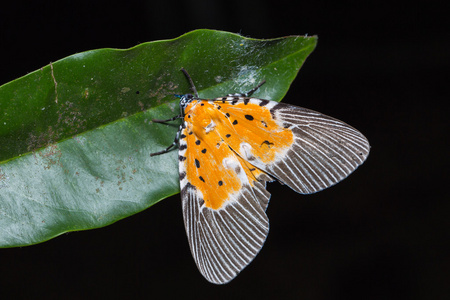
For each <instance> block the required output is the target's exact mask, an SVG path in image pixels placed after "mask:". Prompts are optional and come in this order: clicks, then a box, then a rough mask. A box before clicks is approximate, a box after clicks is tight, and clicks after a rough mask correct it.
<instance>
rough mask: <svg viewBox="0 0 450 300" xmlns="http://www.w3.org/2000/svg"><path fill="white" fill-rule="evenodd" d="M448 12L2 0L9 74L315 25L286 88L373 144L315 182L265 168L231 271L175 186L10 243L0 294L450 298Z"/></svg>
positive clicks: (408, 7)
mask: <svg viewBox="0 0 450 300" xmlns="http://www.w3.org/2000/svg"><path fill="white" fill-rule="evenodd" d="M441 15H443V7H439V6H437V5H435V4H434V3H432V2H427V3H426V4H424V5H420V4H417V3H414V2H413V1H410V2H401V3H400V2H398V3H397V2H395V1H388V2H385V3H384V2H381V1H373V2H371V1H343V2H342V1H335V2H330V3H328V2H325V1H312V0H310V1H307V2H306V1H296V2H294V1H254V2H252V1H247V0H240V1H236V0H228V1H208V0H203V1H201V0H197V1H194V0H192V1H184V2H174V1H160V2H159V3H157V2H153V1H137V0H129V1H123V2H120V1H118V2H113V1H91V3H84V2H80V1H54V2H53V1H45V2H40V1H27V2H25V1H24V2H20V1H14V2H13V3H8V4H6V5H5V4H2V7H1V8H0V55H1V57H0V64H1V71H0V76H1V78H0V84H3V83H6V82H8V81H10V80H13V79H15V78H18V77H20V76H23V75H25V74H27V72H31V71H34V70H35V69H38V68H40V67H42V66H44V65H46V64H48V63H49V62H50V61H55V60H57V59H60V58H63V57H65V56H68V55H71V54H74V53H77V52H81V51H85V50H91V49H96V48H106V47H114V48H129V47H131V46H134V45H136V44H139V43H141V42H146V41H152V40H158V39H169V38H175V37H177V36H179V35H181V34H183V33H185V32H188V31H190V30H193V29H198V28H210V29H220V30H226V31H231V32H237V33H241V34H242V35H244V36H249V37H254V38H273V37H280V36H285V35H292V34H306V33H307V34H309V35H313V34H315V35H318V36H319V43H318V47H317V48H316V50H315V51H314V52H313V54H312V55H311V56H310V57H309V58H308V60H307V61H306V63H305V65H304V67H303V68H302V70H301V71H300V73H299V76H298V77H297V79H296V80H295V81H294V83H293V85H292V88H291V89H290V91H289V92H288V95H287V96H286V97H285V99H284V101H285V102H287V103H292V104H297V105H300V106H304V107H307V108H311V109H314V110H318V111H320V112H323V113H325V114H328V115H331V116H334V117H336V118H339V119H342V120H344V121H346V122H348V123H349V124H351V125H352V126H354V127H356V128H357V129H359V130H360V131H361V132H362V133H363V134H365V135H366V136H367V137H368V139H369V141H370V143H371V146H372V148H371V153H370V155H369V158H368V160H367V161H366V163H365V164H364V165H363V166H361V167H360V168H359V169H358V170H357V171H356V172H355V173H354V174H353V175H351V176H350V177H349V178H348V179H346V180H345V181H343V182H342V183H340V184H338V185H337V186H335V187H333V188H331V189H328V190H325V191H323V192H320V193H318V194H314V195H310V196H301V195H298V194H296V193H295V192H293V191H291V190H290V189H289V188H288V187H285V186H281V185H279V184H277V183H273V184H270V185H269V190H270V191H271V192H272V199H271V203H270V205H269V208H268V212H267V213H268V215H269V218H270V221H271V231H270V234H269V237H268V239H267V241H266V244H265V246H264V247H263V249H262V251H261V252H260V254H259V255H258V256H257V257H256V259H255V260H254V261H253V262H252V263H251V264H250V266H248V267H247V268H246V269H245V270H244V271H243V272H242V273H241V274H240V275H239V276H238V277H237V278H236V279H235V280H234V281H232V282H231V283H230V284H228V285H225V286H215V285H212V284H209V283H208V282H207V281H206V280H204V279H203V277H202V276H201V275H200V273H199V272H198V271H197V268H196V266H195V264H194V261H193V259H192V257H191V254H190V251H189V248H188V243H187V240H186V236H185V232H184V225H183V221H182V214H181V205H180V199H179V195H176V196H174V197H171V198H168V199H166V200H164V201H162V202H160V203H158V204H157V205H155V206H153V207H151V208H150V209H148V210H146V211H144V212H142V213H139V214H137V215H135V216H132V217H130V218H127V219H125V220H122V221H120V222H117V223H116V224H113V225H111V226H108V227H106V228H102V229H97V230H91V231H84V232H76V233H70V234H66V235H63V236H60V237H58V238H56V239H53V240H51V241H49V242H46V243H43V244H40V245H35V246H31V247H24V248H15V249H0V266H1V269H0V277H1V280H0V294H1V295H2V298H4V296H9V297H14V298H15V299H25V298H27V299H41V298H47V299H56V298H65V299H82V298H88V299H91V298H94V297H95V298H106V297H108V298H113V299H114V298H132V297H133V298H138V299H140V298H149V299H155V298H162V297H164V298H174V297H183V298H186V299H190V298H194V297H195V298H197V299H203V298H213V299H215V298H226V299H243V298H246V299H254V298H275V297H276V298H278V299H447V297H448V296H449V294H446V293H447V292H448V291H449V289H448V285H449V267H450V263H449V261H450V260H449V252H448V246H447V247H446V245H445V244H446V243H448V240H449V230H448V229H449V225H450V224H449V221H448V220H449V211H450V210H449V200H450V199H449V198H450V197H449V194H448V192H446V190H447V189H446V186H445V185H446V184H448V179H449V176H448V167H449V160H448V157H447V150H448V144H449V135H448V127H449V126H448V120H447V113H446V112H447V111H448V108H447V106H448V102H449V100H450V99H449V93H448V91H447V90H448V82H449V77H448V76H449V75H448V74H449V72H448V71H449V69H450V68H449V66H450V60H449V47H448V46H449V43H450V39H449V30H450V27H449V26H448V25H449V23H448V21H447V19H445V18H441ZM445 74H446V75H445ZM218 96H221V95H218ZM6 298H7V297H5V299H6Z"/></svg>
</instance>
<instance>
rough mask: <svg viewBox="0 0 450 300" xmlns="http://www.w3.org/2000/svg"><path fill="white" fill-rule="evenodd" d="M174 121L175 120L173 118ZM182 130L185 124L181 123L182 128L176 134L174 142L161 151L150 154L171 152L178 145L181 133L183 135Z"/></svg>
mask: <svg viewBox="0 0 450 300" xmlns="http://www.w3.org/2000/svg"><path fill="white" fill-rule="evenodd" d="M172 121H173V120H172ZM181 130H183V124H182V125H180V128H179V129H178V132H177V134H176V135H175V139H174V140H173V143H172V144H171V145H170V146H169V147H167V148H166V149H164V150H162V151H159V152H155V153H151V154H150V156H156V155H160V154H164V153H167V152H169V151H170V150H171V149H172V148H173V147H176V146H177V145H178V142H179V140H180V135H181Z"/></svg>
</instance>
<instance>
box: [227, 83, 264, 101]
mask: <svg viewBox="0 0 450 300" xmlns="http://www.w3.org/2000/svg"><path fill="white" fill-rule="evenodd" d="M264 83H266V81H265V80H263V81H262V82H261V83H260V84H258V85H257V86H255V87H254V88H252V89H251V90H250V91H248V92H246V93H236V94H228V95H227V96H228V97H233V96H234V97H250V96H251V95H252V94H253V93H254V92H256V91H257V90H258V89H259V88H260V87H261V86H262V85H263V84H264Z"/></svg>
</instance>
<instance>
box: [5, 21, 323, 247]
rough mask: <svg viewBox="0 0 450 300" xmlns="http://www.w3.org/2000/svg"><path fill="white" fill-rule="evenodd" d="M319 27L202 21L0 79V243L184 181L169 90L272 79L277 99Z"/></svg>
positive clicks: (50, 232)
mask: <svg viewBox="0 0 450 300" xmlns="http://www.w3.org/2000/svg"><path fill="white" fill-rule="evenodd" d="M316 42H317V39H316V37H302V36H289V37H284V38H278V39H271V40H256V39H249V38H245V37H242V36H240V35H237V34H232V33H228V32H220V31H212V30H196V31H193V32H190V33H187V34H185V35H183V36H181V37H179V38H176V39H173V40H164V41H156V42H150V43H144V44H141V45H138V46H136V47H133V48H130V49H127V50H118V49H99V50H92V51H87V52H83V53H78V54H75V55H72V56H69V57H66V58H64V59H61V60H59V61H56V62H54V63H51V64H49V65H47V66H45V67H43V68H41V69H39V70H37V71H35V72H32V73H30V74H28V75H26V76H24V77H21V78H19V79H17V80H14V81H12V82H10V83H7V84H5V85H3V86H1V87H0V247H15V246H24V245H30V244H36V243H40V242H43V241H46V240H48V239H51V238H53V237H55V236H58V235H60V234H62V233H64V232H68V231H75V230H85V229H91V228H97V227H102V226H106V225H108V224H111V223H113V222H116V221H118V220H120V219H122V218H125V217H127V216H130V215H132V214H135V213H137V212H139V211H142V210H144V209H146V208H148V207H150V206H152V205H153V204H155V203H157V202H158V201H160V200H162V199H164V198H166V197H168V196H171V195H173V194H176V193H178V192H179V182H178V166H177V151H176V150H174V151H171V152H170V153H167V154H164V155H159V156H155V157H150V156H149V154H150V153H152V152H156V151H160V150H162V149H164V148H165V147H167V146H168V145H170V144H171V143H172V142H173V138H174V136H175V134H176V131H177V128H178V124H179V123H177V122H173V123H174V124H168V125H165V124H157V123H152V122H151V120H152V119H156V118H158V119H164V118H170V117H172V116H175V115H177V114H178V113H179V107H178V99H177V98H175V97H174V96H173V94H175V93H176V94H184V93H189V92H190V89H189V84H188V82H187V80H186V78H185V77H184V75H183V73H182V72H180V68H181V67H184V68H186V69H187V70H188V71H189V73H190V75H191V76H192V78H193V80H194V82H195V84H196V86H197V89H198V92H199V94H200V96H201V97H204V98H212V97H220V96H224V95H226V94H229V93H236V92H242V91H247V90H249V89H251V88H252V87H254V86H255V85H257V84H258V83H259V82H261V81H262V80H263V79H266V80H267V83H266V84H265V85H264V86H263V87H262V88H261V89H260V90H258V91H257V92H256V93H255V95H254V96H255V97H258V98H262V99H269V100H276V101H280V100H281V99H282V98H283V96H284V95H285V94H286V92H287V90H288V88H289V85H290V84H291V82H292V81H293V80H294V78H295V76H296V75H297V72H298V70H299V69H300V67H301V65H302V64H303V62H304V61H305V59H306V57H307V56H308V55H309V54H310V53H311V52H312V51H313V49H314V47H315V45H316Z"/></svg>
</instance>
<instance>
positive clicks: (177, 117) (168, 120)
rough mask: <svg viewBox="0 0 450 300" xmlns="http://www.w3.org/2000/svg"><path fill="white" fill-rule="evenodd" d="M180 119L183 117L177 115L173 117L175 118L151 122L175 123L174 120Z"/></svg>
mask: <svg viewBox="0 0 450 300" xmlns="http://www.w3.org/2000/svg"><path fill="white" fill-rule="evenodd" d="M182 117H183V116H182V115H178V116H175V117H173V118H170V119H167V120H159V119H153V120H152V122H155V123H166V122H170V121H175V120H176V119H181V118H182Z"/></svg>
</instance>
